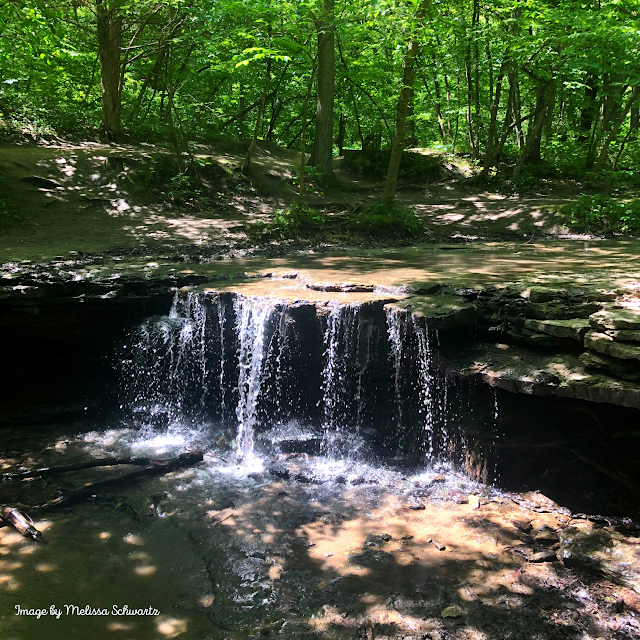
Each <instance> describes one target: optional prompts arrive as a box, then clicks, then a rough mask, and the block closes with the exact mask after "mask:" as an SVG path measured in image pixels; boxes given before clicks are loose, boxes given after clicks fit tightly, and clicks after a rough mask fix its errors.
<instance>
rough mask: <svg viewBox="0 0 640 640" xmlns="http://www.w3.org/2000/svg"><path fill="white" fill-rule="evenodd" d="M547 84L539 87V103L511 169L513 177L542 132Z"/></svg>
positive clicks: (518, 172) (516, 174) (519, 170)
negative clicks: (516, 160) (524, 141)
mask: <svg viewBox="0 0 640 640" xmlns="http://www.w3.org/2000/svg"><path fill="white" fill-rule="evenodd" d="M547 88H548V87H547V85H543V86H542V87H541V88H540V94H539V95H540V103H539V104H537V105H536V111H535V116H534V118H533V124H532V125H531V128H530V130H529V132H528V135H527V141H526V143H525V145H524V148H523V149H522V153H521V154H520V157H519V158H518V163H517V164H516V168H515V169H514V170H513V176H512V177H513V178H517V177H518V176H519V175H520V172H521V171H522V167H524V165H525V162H526V161H527V158H528V157H529V154H530V153H531V151H532V150H533V149H534V147H535V144H536V141H537V140H538V139H539V137H540V135H541V133H542V126H543V125H544V119H545V114H546V110H547V100H548V96H547Z"/></svg>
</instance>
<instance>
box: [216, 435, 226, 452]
mask: <svg viewBox="0 0 640 640" xmlns="http://www.w3.org/2000/svg"><path fill="white" fill-rule="evenodd" d="M226 446H227V439H226V438H225V437H224V436H220V437H219V438H218V439H217V440H216V447H218V449H225V448H226Z"/></svg>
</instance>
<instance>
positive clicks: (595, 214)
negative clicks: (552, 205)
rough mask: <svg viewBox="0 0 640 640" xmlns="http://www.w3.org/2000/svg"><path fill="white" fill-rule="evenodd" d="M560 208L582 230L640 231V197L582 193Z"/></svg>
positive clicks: (630, 232) (574, 227) (576, 228)
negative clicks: (624, 199) (618, 197)
mask: <svg viewBox="0 0 640 640" xmlns="http://www.w3.org/2000/svg"><path fill="white" fill-rule="evenodd" d="M560 211H561V213H563V214H564V215H566V216H567V217H568V218H569V224H570V226H571V229H572V230H573V231H577V232H579V233H596V234H606V233H623V234H628V235H638V234H640V200H628V201H623V200H616V199H614V198H610V197H608V196H604V195H595V196H588V195H582V196H580V197H579V198H578V200H576V201H575V202H571V203H569V204H566V205H564V206H563V207H561V209H560Z"/></svg>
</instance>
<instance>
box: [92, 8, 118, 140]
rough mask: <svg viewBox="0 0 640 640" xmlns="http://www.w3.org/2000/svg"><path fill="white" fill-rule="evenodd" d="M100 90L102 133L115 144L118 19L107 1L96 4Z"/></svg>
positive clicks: (116, 12)
mask: <svg viewBox="0 0 640 640" xmlns="http://www.w3.org/2000/svg"><path fill="white" fill-rule="evenodd" d="M96 22H97V31H98V54H99V56H100V89H101V92H102V131H103V133H104V135H105V136H106V137H107V138H109V139H112V140H115V139H116V138H118V136H119V135H120V129H121V122H120V111H121V104H122V84H121V82H120V46H121V43H122V17H121V16H120V14H119V12H118V8H117V7H110V6H109V3H108V1H107V0H96Z"/></svg>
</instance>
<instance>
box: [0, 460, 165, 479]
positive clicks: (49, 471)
mask: <svg viewBox="0 0 640 640" xmlns="http://www.w3.org/2000/svg"><path fill="white" fill-rule="evenodd" d="M153 462H161V461H160V460H153V459H152V458H96V459H95V460H89V461H88V462H76V463H75V464H62V465H59V466H57V467H41V468H40V469H30V470H29V471H22V472H20V473H3V474H2V476H0V477H1V478H2V480H22V479H23V478H36V477H43V476H52V475H55V474H57V473H67V472H69V471H82V470H83V469H93V468H95V467H113V466H116V465H119V464H131V465H136V466H141V467H145V466H147V465H150V464H152V463H153Z"/></svg>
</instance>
